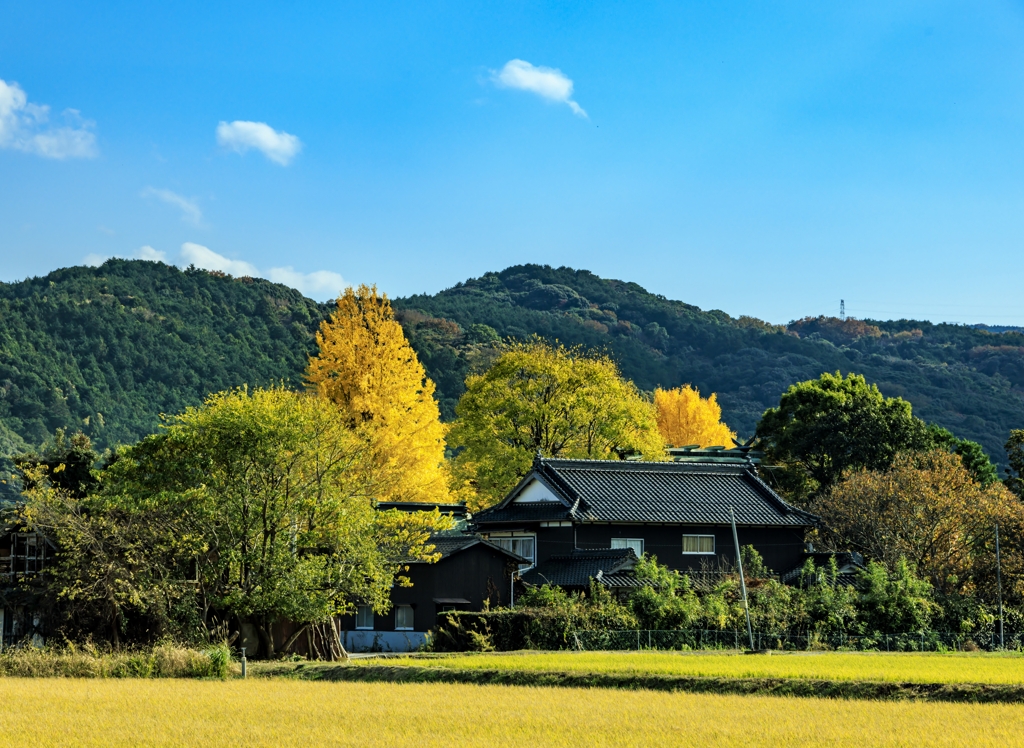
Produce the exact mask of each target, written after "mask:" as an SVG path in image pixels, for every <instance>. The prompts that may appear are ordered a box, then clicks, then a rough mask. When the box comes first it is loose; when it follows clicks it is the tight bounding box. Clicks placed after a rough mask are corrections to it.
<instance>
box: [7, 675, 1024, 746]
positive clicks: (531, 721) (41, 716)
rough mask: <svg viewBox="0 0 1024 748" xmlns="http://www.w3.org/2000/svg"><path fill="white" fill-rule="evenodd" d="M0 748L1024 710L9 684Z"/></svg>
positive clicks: (686, 740) (942, 736)
mask: <svg viewBox="0 0 1024 748" xmlns="http://www.w3.org/2000/svg"><path fill="white" fill-rule="evenodd" d="M0 700H2V701H3V703H4V704H6V705H7V706H5V707H4V709H2V710H0V744H3V745H19V746H20V745H32V746H50V745H61V746H128V745H131V746H136V745H145V746H163V745H202V746H238V745H274V746H291V745H306V746H309V745H339V746H347V745H352V746H360V747H361V748H366V747H367V746H406V745H408V746H416V747H417V748H422V746H424V745H445V746H464V745H465V746H469V745H474V746H480V745H505V746H531V747H535V746H570V745H572V746H576V745H580V746H582V745H586V746H603V745H609V746H641V745H643V746H646V745H714V746H750V745H787V746H814V747H815V748H821V747H822V746H840V745H842V746H847V745H858V746H890V745H907V746H910V745H913V746H955V745H971V746H1012V745H1021V744H1022V743H1024V706H1019V705H1005V704H933V703H920V702H877V701H827V700H821V699H782V698H771V697H742V696H711V695H694V694H669V693H660V692H659V693H655V692H649V691H613V690H603V689H593V690H581V689H568V688H524V687H503V686H471V685H447V684H390V683H325V682H306V681H296V680H285V679H275V680H248V681H240V680H231V681H226V682H225V681H182V680H131V679H128V680H94V679H89V680H85V679H83V680H77V679H16V678H4V679H0Z"/></svg>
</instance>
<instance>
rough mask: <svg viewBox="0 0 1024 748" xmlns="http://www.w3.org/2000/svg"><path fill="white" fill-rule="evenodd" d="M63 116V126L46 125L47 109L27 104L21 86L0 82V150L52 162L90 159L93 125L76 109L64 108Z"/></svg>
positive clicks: (92, 150)
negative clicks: (56, 160)
mask: <svg viewBox="0 0 1024 748" xmlns="http://www.w3.org/2000/svg"><path fill="white" fill-rule="evenodd" d="M63 117H64V119H65V122H66V123H67V124H65V125H64V126H63V127H59V126H58V127H55V126H53V125H50V124H49V119H50V107H49V106H46V105H45V104H33V103H31V102H29V100H28V97H27V96H26V95H25V92H24V91H23V90H22V89H21V86H19V85H18V84H17V83H7V82H6V81H4V80H2V79H0V148H13V149H14V150H17V151H25V152H26V153H34V154H36V155H37V156H44V157H46V158H56V159H65V158H92V157H94V156H95V155H96V154H97V149H96V136H95V135H94V134H93V133H92V132H91V130H92V128H93V127H94V126H95V123H94V122H90V121H88V120H84V119H82V117H81V115H80V114H79V112H78V111H77V110H76V109H65V110H64V112H63Z"/></svg>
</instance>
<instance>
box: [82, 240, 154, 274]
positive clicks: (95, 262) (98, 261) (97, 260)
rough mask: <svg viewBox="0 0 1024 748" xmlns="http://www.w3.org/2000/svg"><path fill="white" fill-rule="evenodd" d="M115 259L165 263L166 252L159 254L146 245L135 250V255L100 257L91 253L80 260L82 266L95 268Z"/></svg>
mask: <svg viewBox="0 0 1024 748" xmlns="http://www.w3.org/2000/svg"><path fill="white" fill-rule="evenodd" d="M115 257H117V258H120V259H122V260H152V261H154V262H167V253H166V252H161V251H160V250H159V249H153V248H152V247H151V246H149V245H148V244H146V245H143V246H141V247H139V248H138V249H137V250H135V253H134V254H131V255H123V254H113V255H100V254H96V253H95V252H93V253H90V254H87V255H86V256H85V257H83V258H82V264H83V265H89V266H90V267H94V268H96V267H99V266H100V265H102V264H103V263H104V262H106V261H107V260H110V259H113V258H115Z"/></svg>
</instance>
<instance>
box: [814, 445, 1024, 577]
mask: <svg viewBox="0 0 1024 748" xmlns="http://www.w3.org/2000/svg"><path fill="white" fill-rule="evenodd" d="M814 510H815V511H816V512H818V513H819V514H820V515H821V518H822V520H823V525H824V529H823V532H824V534H825V538H826V541H827V544H828V545H829V546H830V547H832V548H834V549H836V550H846V549H853V550H857V551H861V552H863V553H864V554H865V555H866V556H868V557H869V558H872V559H875V560H877V561H880V562H883V563H884V564H886V565H887V566H888V567H890V568H895V566H896V564H897V562H898V561H899V560H900V559H904V558H905V559H907V560H908V561H909V562H910V563H911V564H912V565H914V566H915V567H916V568H917V569H918V571H919V572H920V573H921V574H923V575H924V576H925V577H926V578H927V579H928V580H929V582H930V583H931V584H932V585H934V587H935V588H936V589H939V590H942V591H943V592H945V593H947V594H952V593H964V592H972V591H973V590H974V589H975V588H978V587H980V588H982V589H984V590H985V593H986V595H991V594H992V592H993V591H994V589H995V584H994V581H995V580H994V576H995V574H994V572H995V543H994V531H995V525H996V524H999V525H1000V526H1001V527H1003V529H1004V535H1005V536H1006V537H1005V538H1004V540H1011V539H1012V538H1016V537H1019V534H1020V531H1021V530H1022V529H1024V505H1022V504H1021V502H1020V501H1018V500H1017V499H1016V497H1014V496H1013V495H1012V494H1011V493H1010V492H1009V491H1008V490H1007V489H1006V487H1005V486H1004V485H1003V484H1002V483H999V482H995V483H991V484H990V485H989V486H987V487H982V486H981V485H980V484H978V483H977V482H976V481H975V480H974V477H973V476H972V475H971V473H970V471H968V470H967V469H966V468H965V466H964V464H963V460H962V458H961V457H960V456H959V455H956V454H951V453H949V452H946V451H944V450H941V449H937V450H933V451H930V452H917V453H914V452H906V453H901V454H899V455H897V456H896V458H895V460H894V461H893V464H892V466H891V467H888V468H884V469H881V470H869V469H866V468H861V469H859V470H856V471H854V472H852V473H851V474H849V476H848V477H846V478H845V479H844V480H842V481H840V482H839V483H837V484H835V485H834V486H832V487H831V488H830V489H829V490H828V491H827V492H826V493H825V494H824V495H822V496H821V497H820V498H819V499H818V501H817V502H816V503H815V505H814ZM1022 561H1024V559H1021V558H1020V546H1019V545H1017V544H1016V543H1015V542H1013V541H1012V540H1011V542H1004V545H1003V564H1004V572H1005V571H1007V570H1008V569H1012V570H1014V571H1019V570H1021V567H1022ZM979 583H981V584H979Z"/></svg>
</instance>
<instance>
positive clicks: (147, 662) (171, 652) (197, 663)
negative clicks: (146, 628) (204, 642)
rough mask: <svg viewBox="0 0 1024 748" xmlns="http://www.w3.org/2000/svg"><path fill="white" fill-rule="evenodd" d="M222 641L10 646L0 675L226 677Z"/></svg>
mask: <svg viewBox="0 0 1024 748" xmlns="http://www.w3.org/2000/svg"><path fill="white" fill-rule="evenodd" d="M230 669H231V651H230V650H229V649H228V646H227V645H226V644H218V645H213V646H210V647H206V648H204V649H193V648H188V647H182V646H178V645H175V644H160V645H157V646H155V647H153V648H151V649H129V650H121V651H113V650H109V649H100V648H97V647H95V646H92V645H83V646H76V645H74V644H70V643H69V644H67V645H66V646H64V647H60V648H57V647H42V648H40V647H32V646H25V647H10V648H8V649H6V650H4V651H3V653H0V675H2V676H7V677H18V678H44V677H45V678H219V679H224V678H227V677H228V674H229V672H230Z"/></svg>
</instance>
